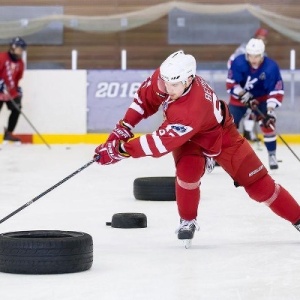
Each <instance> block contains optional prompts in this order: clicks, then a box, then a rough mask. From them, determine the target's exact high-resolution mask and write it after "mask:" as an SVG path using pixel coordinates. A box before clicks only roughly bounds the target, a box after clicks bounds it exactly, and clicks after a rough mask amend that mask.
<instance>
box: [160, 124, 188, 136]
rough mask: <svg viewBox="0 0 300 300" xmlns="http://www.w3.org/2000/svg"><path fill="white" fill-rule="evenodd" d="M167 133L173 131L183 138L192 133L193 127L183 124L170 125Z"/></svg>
mask: <svg viewBox="0 0 300 300" xmlns="http://www.w3.org/2000/svg"><path fill="white" fill-rule="evenodd" d="M166 129H167V131H173V133H176V134H177V135H179V136H182V135H184V134H187V133H189V132H190V131H192V130H193V128H192V127H190V126H186V125H182V124H170V125H168V126H167V128H166Z"/></svg>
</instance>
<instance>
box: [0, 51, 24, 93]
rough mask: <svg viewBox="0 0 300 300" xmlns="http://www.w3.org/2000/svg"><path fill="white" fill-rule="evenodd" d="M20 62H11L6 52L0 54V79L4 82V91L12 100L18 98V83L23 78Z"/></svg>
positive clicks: (22, 64) (21, 62)
mask: <svg viewBox="0 0 300 300" xmlns="http://www.w3.org/2000/svg"><path fill="white" fill-rule="evenodd" d="M23 72H24V63H23V61H22V60H19V61H16V62H14V61H12V60H11V58H10V57H9V55H8V53H7V52H3V53H0V79H2V80H4V83H5V85H6V89H7V91H8V92H9V94H10V96H11V97H12V98H16V97H17V96H18V85H19V81H20V79H21V78H22V76H23Z"/></svg>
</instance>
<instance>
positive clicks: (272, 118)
mask: <svg viewBox="0 0 300 300" xmlns="http://www.w3.org/2000/svg"><path fill="white" fill-rule="evenodd" d="M275 123H276V114H275V111H274V110H268V112H267V114H266V115H265V118H264V119H263V124H264V126H265V127H271V128H272V129H274V127H275Z"/></svg>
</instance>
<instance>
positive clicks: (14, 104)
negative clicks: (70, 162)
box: [10, 98, 51, 149]
mask: <svg viewBox="0 0 300 300" xmlns="http://www.w3.org/2000/svg"><path fill="white" fill-rule="evenodd" d="M10 102H11V103H12V105H13V106H14V107H15V109H16V110H17V111H18V112H19V113H20V114H21V115H22V116H23V117H24V118H25V120H26V121H27V122H28V124H29V125H30V126H31V127H32V128H33V130H34V131H35V132H36V133H37V135H38V136H39V137H40V139H41V140H42V141H43V142H44V144H45V145H46V146H47V147H48V148H49V149H51V147H50V145H49V144H48V143H47V142H46V141H45V140H44V138H43V137H42V136H41V134H40V133H39V132H38V130H37V129H36V128H35V127H34V126H33V124H32V123H31V122H30V121H29V119H28V118H27V117H26V115H25V114H24V113H23V112H22V111H21V109H20V108H19V106H18V105H17V104H16V102H15V101H14V100H13V99H12V98H11V100H10Z"/></svg>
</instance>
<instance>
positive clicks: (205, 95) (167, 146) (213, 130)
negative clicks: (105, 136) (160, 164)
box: [124, 69, 233, 157]
mask: <svg viewBox="0 0 300 300" xmlns="http://www.w3.org/2000/svg"><path fill="white" fill-rule="evenodd" d="M163 86H164V85H163V84H162V83H161V79H160V75H159V69H157V70H156V71H155V72H154V73H153V74H152V76H151V77H149V78H148V79H147V80H146V81H144V82H143V83H142V85H141V86H140V88H139V90H138V91H137V93H136V96H135V98H134V101H133V103H132V104H131V105H130V107H129V109H128V110H127V112H126V114H125V117H124V121H125V122H127V123H129V124H131V125H132V126H135V125H136V124H137V123H138V122H140V121H141V120H142V119H143V118H147V117H149V116H151V115H152V114H154V113H155V112H157V111H158V109H159V107H160V106H161V105H162V108H163V113H164V121H163V123H162V124H161V126H160V127H159V128H158V129H157V130H156V131H154V132H153V133H150V134H145V135H142V136H140V137H138V138H135V139H132V140H130V141H129V142H127V143H125V144H124V148H125V150H126V151H127V152H128V153H129V154H130V155H131V156H132V157H143V156H153V157H159V156H162V155H164V154H167V153H169V152H171V151H172V150H174V149H176V148H177V147H179V146H181V145H183V144H184V143H186V142H187V141H191V142H194V143H196V144H197V145H199V147H201V149H202V151H203V154H204V155H207V156H217V155H219V154H220V152H221V146H222V135H223V126H226V124H227V123H228V124H232V122H233V120H232V117H230V116H229V113H228V114H227V117H226V119H225V115H224V113H223V112H224V110H222V109H221V102H220V101H219V100H218V98H217V96H216V94H215V93H214V91H213V90H212V89H211V87H210V86H209V85H208V84H207V82H206V81H205V80H204V79H203V78H201V77H200V76H196V77H195V79H194V80H193V82H192V84H191V85H190V87H189V88H188V90H187V91H185V93H184V94H183V95H182V96H181V97H180V98H179V99H177V100H175V101H173V100H171V99H170V97H169V95H168V94H166V93H165V92H164V91H162V90H163ZM224 105H225V104H224ZM226 111H227V112H228V110H227V109H226ZM224 123H225V124H224Z"/></svg>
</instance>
